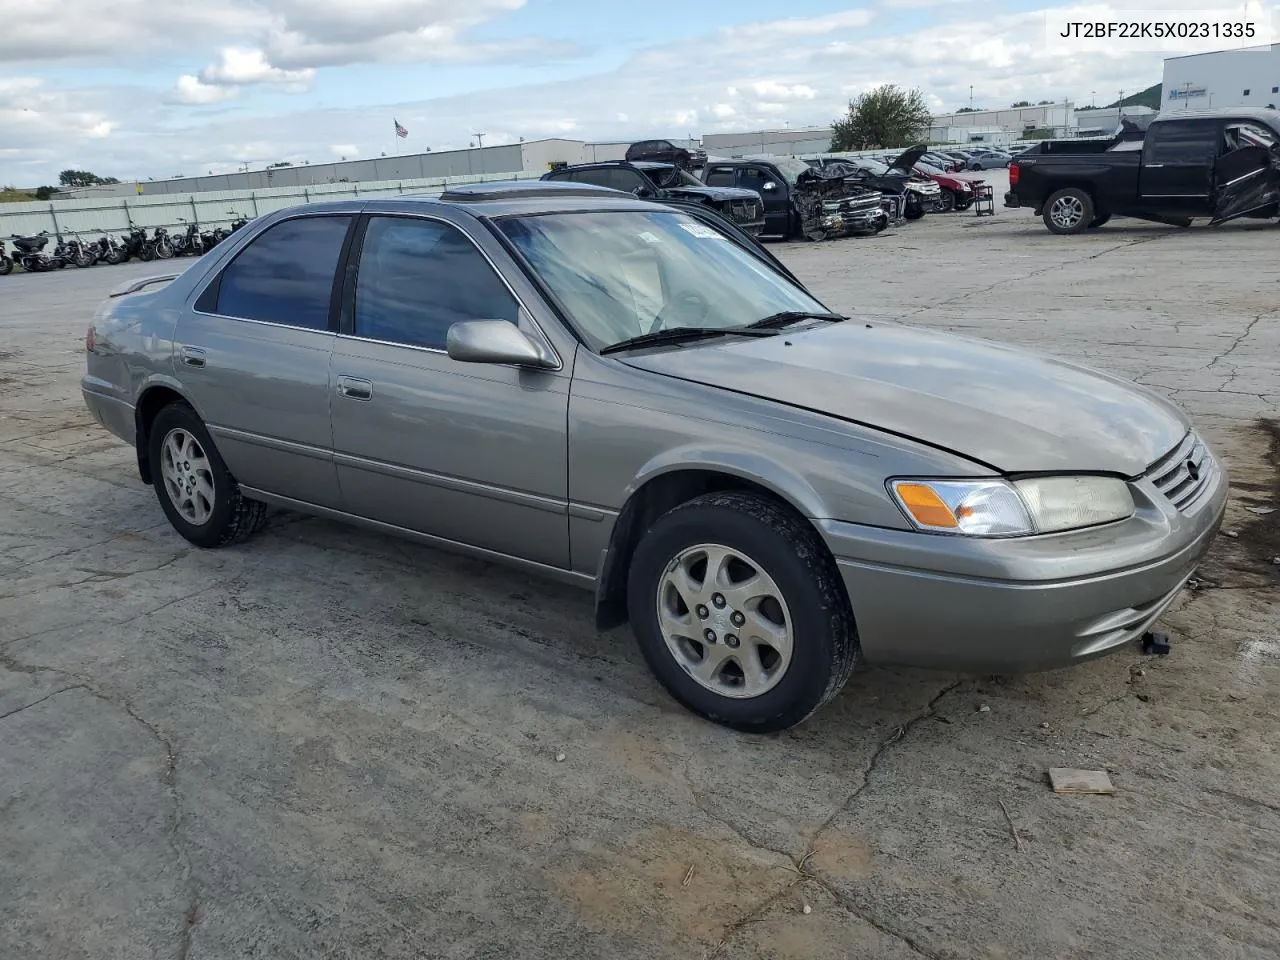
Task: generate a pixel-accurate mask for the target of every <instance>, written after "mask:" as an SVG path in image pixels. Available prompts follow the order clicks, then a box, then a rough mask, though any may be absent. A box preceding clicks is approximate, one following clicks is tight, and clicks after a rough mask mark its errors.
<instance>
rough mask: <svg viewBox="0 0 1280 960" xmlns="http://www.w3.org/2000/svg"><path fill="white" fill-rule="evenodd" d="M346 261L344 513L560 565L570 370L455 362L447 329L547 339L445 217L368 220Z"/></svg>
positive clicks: (339, 371) (337, 418)
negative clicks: (487, 324)
mask: <svg viewBox="0 0 1280 960" xmlns="http://www.w3.org/2000/svg"><path fill="white" fill-rule="evenodd" d="M352 261H353V269H351V270H349V278H348V281H347V289H346V290H345V291H344V294H343V308H342V334H341V335H340V336H339V337H338V340H337V343H336V345H335V347H334V352H333V389H332V394H331V395H332V397H333V401H332V402H333V441H334V455H335V459H336V461H337V468H338V477H339V481H340V484H341V487H342V493H343V496H344V498H345V500H346V503H347V509H348V510H349V511H350V512H352V513H354V514H356V515H357V516H360V517H364V518H367V519H371V520H375V521H378V522H380V523H385V524H390V525H392V526H394V527H398V528H401V529H406V530H412V531H416V532H418V533H423V534H428V535H430V536H434V537H439V538H442V539H445V540H449V541H453V542H456V543H462V544H467V545H469V546H474V547H480V548H482V549H485V550H492V551H496V552H498V553H501V554H504V555H507V556H512V557H517V558H519V559H522V560H530V561H534V562H536V563H540V564H545V565H548V566H553V567H559V568H565V567H567V566H568V565H569V525H568V504H567V497H568V466H567V451H568V435H567V418H568V409H569V399H568V398H569V378H570V374H571V369H570V364H569V363H567V362H566V363H565V364H564V365H563V367H562V368H561V369H559V370H541V369H539V370H534V369H531V368H527V367H517V366H505V365H499V364H484V363H462V362H459V361H456V360H453V359H452V358H450V357H449V355H448V353H447V352H446V347H445V344H446V340H445V338H446V335H447V333H448V330H449V327H450V326H452V325H453V324H454V323H457V322H459V321H463V320H508V321H511V322H512V323H515V324H517V325H518V326H519V327H520V328H521V329H522V330H524V331H525V332H526V333H528V334H529V335H530V336H531V337H533V338H535V339H538V340H539V341H540V342H542V343H543V344H547V345H549V341H548V340H547V339H546V337H545V336H544V335H543V334H542V332H541V330H540V329H539V328H538V327H537V325H536V323H535V322H534V320H533V318H532V316H531V315H530V314H529V313H528V311H527V310H526V309H524V308H523V306H522V304H521V302H520V300H519V299H518V298H517V297H516V295H515V293H514V292H513V290H512V288H511V287H510V286H509V285H508V284H507V283H506V282H505V281H504V279H503V278H502V277H501V276H500V275H499V274H498V272H497V270H496V269H495V267H494V265H493V263H492V262H491V260H490V259H489V257H488V255H487V254H486V253H484V252H483V251H482V250H481V248H480V247H479V245H478V244H477V243H476V242H475V241H474V240H473V239H472V238H471V237H470V236H469V235H468V234H467V233H466V232H464V231H463V230H462V229H461V228H460V227H459V226H458V225H457V224H455V223H452V222H449V221H448V220H446V219H444V218H443V217H441V218H436V217H420V216H395V215H390V214H386V215H375V216H370V217H369V218H368V220H367V226H366V227H365V228H364V229H363V231H362V234H361V235H360V236H359V237H358V238H357V240H356V241H355V243H354V244H353V247H352ZM552 349H554V348H552ZM569 359H570V360H571V359H572V358H571V357H570V358H569Z"/></svg>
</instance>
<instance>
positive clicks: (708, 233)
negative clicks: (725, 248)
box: [680, 223, 724, 240]
mask: <svg viewBox="0 0 1280 960" xmlns="http://www.w3.org/2000/svg"><path fill="white" fill-rule="evenodd" d="M680 229H682V230H684V231H685V232H686V233H691V234H693V235H694V236H695V237H697V238H698V239H699V240H723V239H724V236H723V235H722V234H719V233H717V232H716V231H714V230H712V229H711V228H710V227H704V226H703V225H702V224H700V223H682V224H680Z"/></svg>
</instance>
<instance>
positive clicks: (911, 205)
mask: <svg viewBox="0 0 1280 960" xmlns="http://www.w3.org/2000/svg"><path fill="white" fill-rule="evenodd" d="M902 215H903V216H904V217H906V218H907V219H908V220H919V219H920V218H921V217H923V216H924V203H923V201H921V200H920V198H919V197H918V196H917V197H914V198H909V199H908V200H907V207H906V209H905V210H904V211H903V212H902Z"/></svg>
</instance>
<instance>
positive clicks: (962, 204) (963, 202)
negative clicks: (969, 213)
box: [956, 198, 973, 213]
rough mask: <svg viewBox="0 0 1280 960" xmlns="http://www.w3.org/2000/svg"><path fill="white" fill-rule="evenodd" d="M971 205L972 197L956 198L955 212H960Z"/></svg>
mask: <svg viewBox="0 0 1280 960" xmlns="http://www.w3.org/2000/svg"><path fill="white" fill-rule="evenodd" d="M972 206H973V199H972V198H969V199H959V198H957V199H956V212H957V213H962V212H964V211H965V210H968V209H969V208H970V207H972Z"/></svg>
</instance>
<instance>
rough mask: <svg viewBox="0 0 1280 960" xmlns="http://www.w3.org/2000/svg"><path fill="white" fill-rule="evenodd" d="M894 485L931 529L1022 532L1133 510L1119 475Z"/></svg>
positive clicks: (1092, 522) (916, 518) (912, 515)
mask: <svg viewBox="0 0 1280 960" xmlns="http://www.w3.org/2000/svg"><path fill="white" fill-rule="evenodd" d="M889 489H890V491H891V492H892V493H893V495H894V498H895V499H896V500H897V501H898V504H899V505H900V506H901V507H902V509H903V511H904V512H905V513H906V515H907V517H908V518H909V519H910V520H911V522H912V523H913V524H915V526H916V528H917V529H919V530H925V531H928V532H930V533H950V534H962V535H965V536H970V537H1022V536H1029V535H1031V534H1035V533H1058V532H1060V531H1063V530H1076V529H1078V528H1080V527H1092V526H1096V525H1097V524H1100V523H1110V522H1112V521H1114V520H1123V519H1125V518H1126V517H1129V516H1132V515H1133V496H1132V495H1131V494H1130V493H1129V486H1128V484H1126V483H1125V482H1124V481H1123V480H1117V479H1115V478H1114V477H1032V478H1030V479H1027V480H1018V481H1014V482H1010V481H1008V480H892V481H890V482H889Z"/></svg>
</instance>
